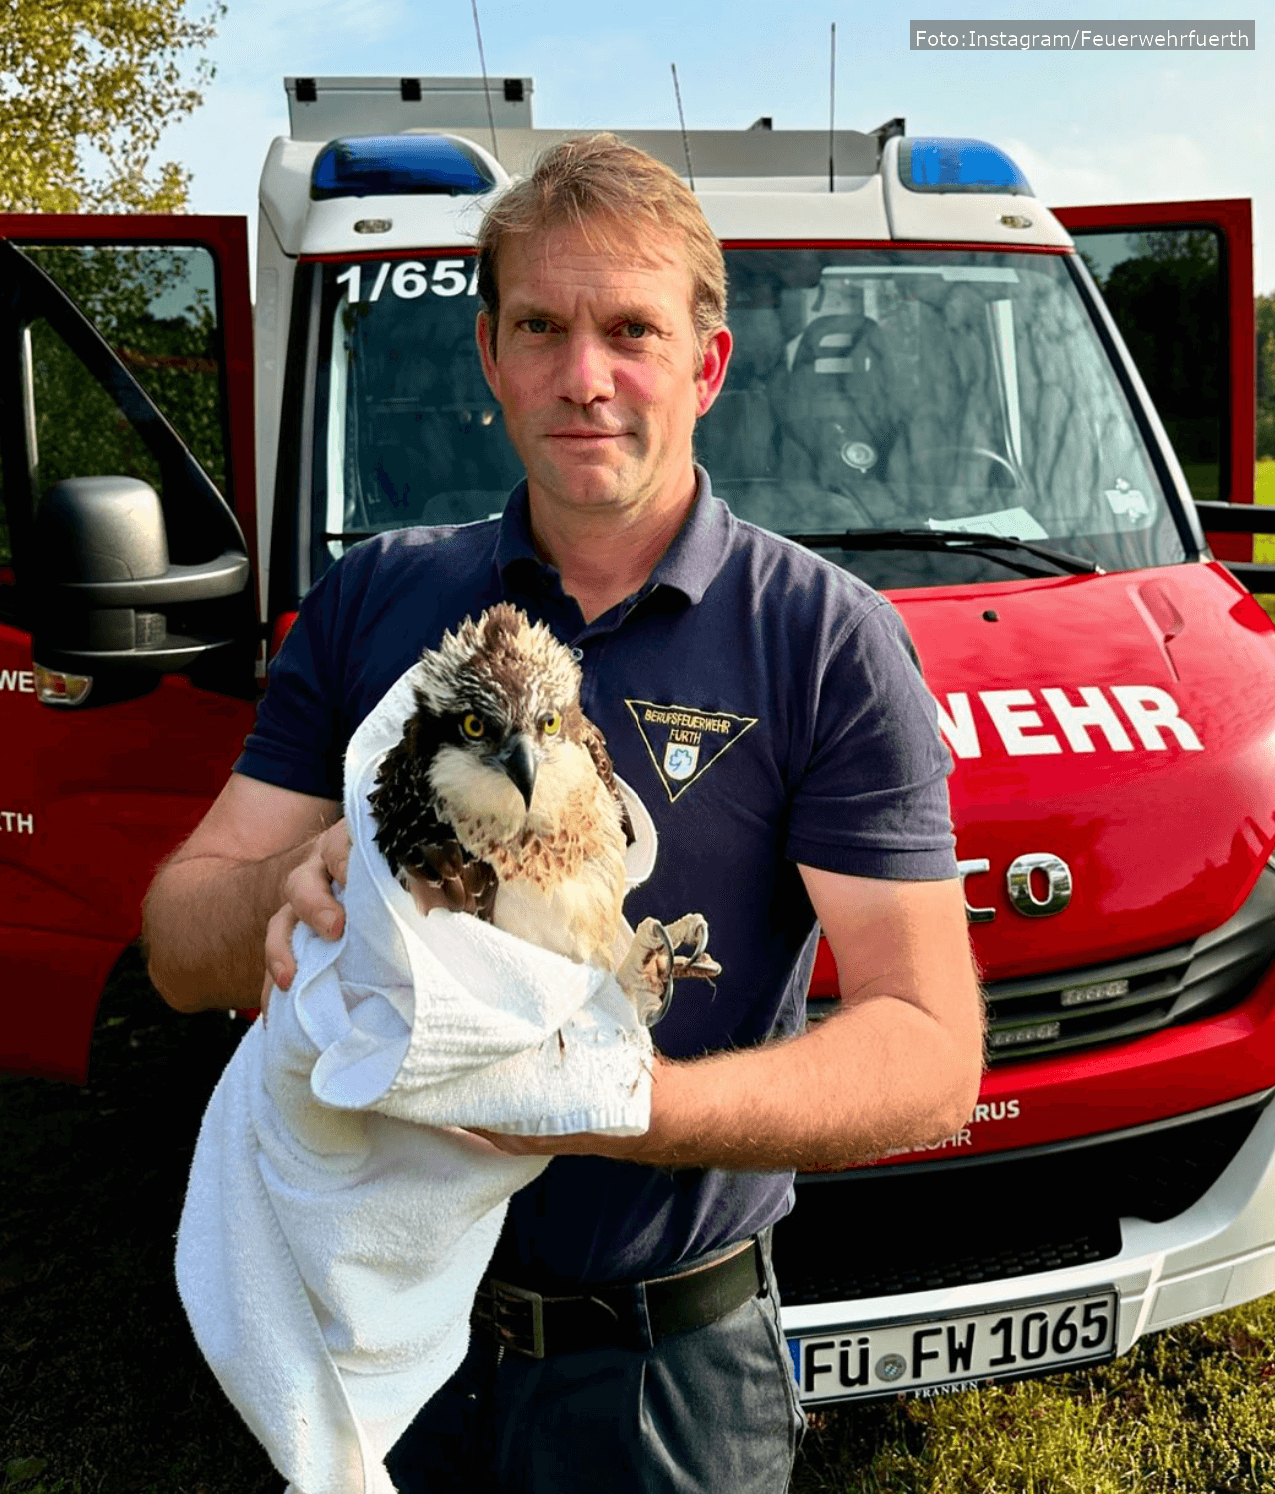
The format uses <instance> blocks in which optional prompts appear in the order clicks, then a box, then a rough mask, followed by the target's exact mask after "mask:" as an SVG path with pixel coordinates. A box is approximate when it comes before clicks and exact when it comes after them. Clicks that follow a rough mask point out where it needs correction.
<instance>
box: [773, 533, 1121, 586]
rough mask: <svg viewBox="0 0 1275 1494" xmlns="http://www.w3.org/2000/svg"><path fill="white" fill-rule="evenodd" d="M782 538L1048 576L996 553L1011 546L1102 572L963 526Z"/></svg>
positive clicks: (1070, 570) (1076, 571) (1059, 567)
mask: <svg viewBox="0 0 1275 1494" xmlns="http://www.w3.org/2000/svg"><path fill="white" fill-rule="evenodd" d="M784 538H785V539H790V540H793V541H794V542H795V543H796V544H799V545H806V546H808V547H809V548H810V549H811V550H948V551H955V552H956V553H957V554H961V555H977V556H979V557H980V558H981V559H983V560H995V561H997V562H998V563H999V564H1000V565H1003V566H1005V567H1007V568H1008V569H1009V570H1011V571H1018V572H1019V574H1020V575H1023V576H1048V575H1050V574H1052V572H1051V571H1048V570H1045V569H1043V568H1042V567H1041V566H1038V565H1030V564H1025V563H1024V562H1023V561H1021V560H1016V559H1011V558H1010V557H1009V556H1008V555H997V554H994V553H989V552H994V551H997V550H1012V551H1014V552H1015V553H1016V554H1027V555H1034V556H1036V557H1037V559H1039V560H1043V561H1046V562H1048V564H1049V565H1050V566H1052V567H1053V568H1054V570H1055V571H1063V572H1064V573H1066V574H1067V575H1071V576H1091V575H1098V576H1101V575H1104V574H1105V572H1104V571H1103V569H1102V567H1101V566H1100V565H1099V564H1098V562H1097V561H1096V560H1085V559H1084V558H1083V557H1082V556H1080V555H1070V554H1068V553H1067V551H1066V550H1054V549H1052V548H1049V547H1048V546H1045V545H1032V544H1028V542H1027V541H1026V540H1020V539H1014V538H1013V537H1012V536H1010V535H1005V534H979V533H976V532H971V531H969V530H965V529H930V528H928V527H925V528H923V527H920V526H917V527H916V528H912V529H841V530H831V531H829V532H827V533H822V532H821V533H817V534H816V533H811V534H788V535H785V536H784Z"/></svg>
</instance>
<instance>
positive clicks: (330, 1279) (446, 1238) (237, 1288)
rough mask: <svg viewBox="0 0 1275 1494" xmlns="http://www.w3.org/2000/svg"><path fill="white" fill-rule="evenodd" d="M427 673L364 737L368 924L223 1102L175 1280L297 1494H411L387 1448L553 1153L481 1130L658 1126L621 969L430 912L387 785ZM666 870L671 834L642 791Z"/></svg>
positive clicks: (252, 1053) (301, 998) (350, 912)
mask: <svg viewBox="0 0 1275 1494" xmlns="http://www.w3.org/2000/svg"><path fill="white" fill-rule="evenodd" d="M413 672H414V671H413V670H408V671H407V673H406V674H405V675H404V676H403V677H402V678H401V679H400V680H399V681H398V682H397V683H396V684H395V685H394V686H393V687H392V689H391V690H390V691H389V692H388V694H387V695H386V696H385V698H384V699H383V700H382V702H381V703H380V705H378V706H377V708H376V710H374V711H373V712H372V714H371V715H370V716H369V717H368V718H367V720H365V721H364V722H363V724H362V725H361V726H360V727H359V729H358V731H357V732H356V733H355V736H354V738H353V740H352V741H351V743H350V747H349V751H348V752H347V754H346V790H345V813H346V818H347V821H348V823H349V827H350V833H351V839H352V846H351V852H350V866H349V873H348V882H347V886H346V888H345V890H344V903H345V909H346V930H345V933H344V935H343V937H342V938H341V939H340V940H337V941H335V942H329V941H326V940H323V939H320V938H318V937H317V936H316V935H313V934H311V933H310V932H309V931H308V930H307V929H305V928H304V927H303V928H301V929H299V930H298V933H297V938H296V939H295V941H294V949H295V952H296V956H297V966H298V968H297V974H296V977H295V979H294V980H293V983H292V987H291V989H290V990H289V991H286V992H283V991H279V990H278V989H276V990H275V991H274V992H273V994H272V995H271V998H270V1006H269V1021H268V1022H257V1023H256V1024H255V1025H254V1026H253V1027H252V1028H251V1029H250V1031H249V1032H248V1034H247V1035H246V1036H245V1037H244V1039H243V1041H242V1042H241V1043H240V1045H239V1048H238V1050H237V1051H236V1053H235V1055H234V1057H233V1058H232V1059H231V1061H230V1063H229V1064H228V1065H227V1068H226V1071H225V1073H224V1074H223V1075H222V1077H221V1080H220V1082H219V1083H218V1085H217V1088H216V1090H215V1092H214V1093H213V1096H212V1099H211V1100H210V1102H209V1105H208V1110H207V1113H206V1114H205V1116H204V1122H203V1127H202V1129H201V1131H200V1135H199V1143H198V1146H197V1147H196V1151H195V1156H194V1161H193V1163H192V1167H191V1175H190V1182H189V1186H188V1189H187V1195H186V1203H185V1208H184V1210H183V1212H182V1219H181V1226H180V1229H179V1231H178V1237H177V1284H178V1289H179V1291H180V1293H181V1299H182V1303H183V1305H184V1306H185V1309H186V1314H187V1317H188V1318H189V1320H190V1324H191V1327H192V1329H193V1330H194V1334H195V1338H196V1340H197V1341H198V1343H199V1347H200V1348H201V1349H202V1351H203V1353H204V1356H205V1357H206V1358H207V1360H208V1362H209V1364H210V1365H211V1366H212V1369H213V1372H214V1373H215V1374H216V1376H217V1378H218V1380H219V1381H220V1382H221V1385H222V1388H223V1389H224V1390H225V1392H226V1394H227V1395H228V1396H229V1398H230V1399H231V1401H232V1402H233V1403H234V1404H235V1406H236V1407H237V1408H238V1409H239V1411H240V1413H241V1414H242V1415H243V1417H244V1419H245V1421H246V1422H247V1423H248V1425H249V1426H250V1427H251V1428H252V1430H253V1432H254V1433H255V1434H256V1435H257V1437H258V1438H259V1439H260V1440H261V1442H262V1443H263V1444H264V1445H265V1448H266V1450H267V1452H268V1453H269V1454H270V1457H271V1459H272V1460H273V1462H274V1464H275V1467H276V1468H278V1470H279V1471H280V1472H281V1473H282V1474H283V1475H284V1477H286V1478H287V1479H289V1480H290V1486H291V1488H292V1489H293V1490H295V1491H298V1494H392V1488H393V1486H392V1484H391V1482H390V1479H389V1475H388V1474H387V1472H386V1470H385V1467H384V1463H383V1462H382V1459H383V1458H384V1456H385V1454H386V1453H387V1452H388V1451H389V1449H390V1448H391V1447H392V1446H393V1445H394V1443H395V1442H396V1441H397V1440H398V1438H399V1436H400V1435H401V1434H402V1432H403V1431H404V1430H405V1428H406V1427H407V1426H408V1424H409V1423H410V1422H411V1420H412V1418H413V1416H414V1415H415V1414H416V1412H417V1411H418V1410H419V1409H420V1407H421V1406H422V1405H424V1403H425V1402H426V1401H427V1400H428V1399H429V1397H430V1396H431V1395H432V1394H433V1393H434V1392H435V1391H436V1390H437V1389H438V1388H439V1386H441V1385H442V1383H443V1382H444V1381H445V1380H446V1379H447V1378H448V1377H449V1376H450V1375H451V1373H452V1372H453V1370H455V1368H456V1367H457V1366H458V1365H459V1364H460V1361H461V1360H462V1359H463V1357H464V1355H465V1351H466V1347H467V1344H468V1334H469V1313H470V1308H471V1306H472V1303H473V1298H474V1294H475V1291H476V1288H477V1286H478V1282H479V1279H480V1278H481V1276H482V1274H483V1271H484V1270H485V1268H486V1265H487V1262H488V1261H489V1259H490V1258H491V1253H492V1250H493V1249H494V1247H495V1243H496V1238H497V1236H498V1234H499V1233H500V1226H501V1222H502V1220H503V1218H504V1213H505V1207H506V1203H507V1200H508V1198H509V1195H510V1194H511V1193H513V1192H514V1190H515V1189H517V1188H520V1187H523V1186H524V1185H525V1184H527V1183H529V1182H530V1181H531V1180H532V1179H533V1178H534V1177H535V1176H536V1175H537V1174H538V1173H539V1172H540V1171H541V1170H542V1169H543V1168H544V1167H545V1166H546V1165H547V1159H545V1158H543V1157H508V1156H505V1155H504V1154H502V1153H500V1152H499V1151H497V1149H496V1148H495V1147H493V1146H492V1145H490V1144H489V1143H488V1142H486V1141H484V1140H482V1139H481V1138H479V1137H476V1136H473V1135H471V1134H470V1133H469V1132H467V1131H464V1130H459V1129H454V1128H458V1127H464V1126H482V1127H485V1128H486V1129H488V1130H494V1131H505V1132H514V1133H518V1134H521V1135H532V1136H535V1135H546V1136H547V1135H561V1134H564V1133H567V1132H574V1131H609V1132H612V1133H614V1134H618V1135H634V1134H639V1133H641V1132H642V1131H644V1130H645V1129H646V1128H647V1125H648V1123H649V1119H650V1063H651V1042H650V1036H649V1034H648V1032H647V1031H646V1029H645V1028H644V1027H642V1026H641V1025H640V1024H639V1023H638V1021H637V1019H636V1016H635V1014H634V1011H633V1008H632V1006H631V1005H630V1003H629V1002H628V1001H627V1000H626V998H625V997H624V995H623V993H622V992H621V990H620V988H619V986H618V985H617V983H616V981H615V978H614V976H612V975H610V974H609V973H607V972H604V971H601V970H598V969H594V968H592V967H590V966H585V965H578V964H575V963H573V962H572V961H570V960H567V959H564V958H563V957H561V956H559V955H556V954H551V953H549V952H547V951H546V950H542V949H539V948H538V947H536V946H534V945H531V944H528V943H526V942H524V941H523V940H521V939H516V938H514V937H513V936H512V935H509V934H506V933H503V932H501V931H500V930H499V929H495V928H492V927H491V926H490V925H489V924H485V923H482V922H480V921H479V920H478V919H476V918H472V917H469V916H468V915H465V914H458V913H448V912H443V911H435V912H433V913H431V914H429V916H428V917H423V916H422V915H421V914H420V913H419V911H418V910H417V908H416V906H415V904H414V902H413V901H412V898H411V896H410V895H409V894H408V893H407V892H405V891H404V889H403V888H402V887H400V886H399V885H398V883H397V882H396V881H395V880H394V878H393V877H392V876H391V875H390V872H389V868H388V866H387V864H386V862H385V860H384V858H383V857H382V856H381V854H380V852H379V851H378V850H377V849H376V846H375V843H374V840H373V835H374V832H375V824H374V822H373V820H372V818H371V814H370V812H369V809H368V804H367V796H368V793H369V791H370V790H371V788H372V787H373V784H374V782H375V776H376V769H377V766H378V764H379V763H380V760H381V758H382V757H383V756H384V754H385V752H387V751H388V750H389V748H390V747H392V746H393V745H394V744H395V743H396V742H397V741H398V740H399V738H400V737H401V735H402V728H403V723H404V721H405V719H406V717H407V715H408V714H409V713H410V712H411V711H412V710H413V709H414V707H415V699H414V696H413V693H412V684H411V682H412V675H413ZM626 798H627V799H628V800H629V808H630V814H631V816H632V818H633V819H634V823H635V826H636V828H637V830H638V842H637V844H636V846H634V847H633V848H632V849H631V854H630V858H629V872H630V883H631V885H632V883H634V882H637V881H640V880H642V878H643V877H645V876H646V875H647V874H649V872H650V869H651V867H652V865H653V864H654V859H655V839H654V828H653V826H652V825H651V822H650V819H649V816H647V814H646V812H645V810H644V809H643V808H642V806H641V804H640V802H639V801H637V799H636V796H634V795H632V794H631V793H626Z"/></svg>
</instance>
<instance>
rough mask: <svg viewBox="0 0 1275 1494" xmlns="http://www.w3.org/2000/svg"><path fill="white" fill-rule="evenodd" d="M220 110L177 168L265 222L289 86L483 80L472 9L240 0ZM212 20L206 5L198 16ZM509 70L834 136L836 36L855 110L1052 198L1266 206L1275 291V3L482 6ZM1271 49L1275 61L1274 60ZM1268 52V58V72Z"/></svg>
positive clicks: (351, 0) (177, 129) (210, 90)
mask: <svg viewBox="0 0 1275 1494" xmlns="http://www.w3.org/2000/svg"><path fill="white" fill-rule="evenodd" d="M227 5H228V9H227V13H226V15H225V16H224V17H223V19H222V20H221V22H220V26H219V34H218V37H217V39H216V41H215V42H214V43H213V44H212V47H211V49H210V52H209V57H210V60H211V61H212V62H213V64H214V65H215V67H216V76H215V78H214V80H213V81H212V83H211V84H210V85H209V86H208V87H207V89H206V91H205V102H204V104H203V106H202V107H201V108H200V109H199V110H198V112H197V113H196V114H195V115H193V116H192V117H191V118H190V119H188V120H186V121H184V122H182V123H181V124H179V125H176V126H174V127H173V128H172V129H171V130H169V132H168V133H167V134H166V136H165V137H164V140H163V142H162V145H161V152H162V154H161V156H160V159H164V158H172V159H175V160H178V161H180V162H181V163H182V164H183V165H185V166H186V167H188V168H189V169H190V170H192V171H193V173H194V179H193V182H192V189H191V196H190V207H191V209H192V210H193V211H197V212H215V213H243V214H247V215H249V216H250V217H253V216H255V212H256V189H257V180H258V177H259V174H260V170H261V163H262V161H263V159H264V157H265V152H266V148H267V147H268V145H269V143H270V141H271V139H272V138H273V137H274V136H275V135H280V134H287V132H288V113H287V103H286V98H285V94H284V90H283V78H284V76H285V75H288V76H292V75H300V76H317V77H324V76H342V75H364V76H388V77H394V78H398V77H401V76H423V77H426V76H445V75H450V74H459V75H476V74H477V73H478V72H479V70H480V69H479V65H478V47H477V42H476V40H475V35H474V17H473V9H472V3H471V0H227ZM201 8H202V6H201V0H191V9H192V11H198V10H200V9H201ZM478 14H479V20H480V22H481V25H482V34H483V44H484V48H485V51H486V60H487V68H488V72H489V73H490V74H491V75H493V76H496V77H504V76H517V77H527V76H530V77H532V78H534V80H535V93H534V110H535V123H536V124H537V125H541V126H544V127H547V128H555V129H562V128H577V127H578V128H581V129H587V128H607V127H612V128H620V129H623V128H626V127H627V128H630V129H639V128H672V127H674V126H675V125H676V123H677V112H676V103H675V100H674V95H673V84H672V78H671V75H670V71H669V65H670V63H676V64H677V73H678V79H679V82H680V85H681V93H682V102H683V106H684V108H685V111H686V122H687V125H688V127H690V128H694V129H732V128H742V127H744V126H747V125H748V124H750V123H751V122H752V121H753V120H754V119H756V118H757V116H758V115H761V114H769V115H772V116H773V117H774V122H775V128H776V129H826V128H827V124H828V81H829V65H828V64H829V27H830V24H831V23H833V22H835V23H836V28H837V91H836V120H837V125H838V127H839V128H852V129H863V130H869V129H872V128H873V127H874V126H876V125H878V124H880V123H881V122H882V121H883V120H886V119H890V118H893V117H895V116H897V115H902V116H903V117H904V118H905V119H906V120H907V127H908V132H909V133H910V134H933V135H960V136H972V137H974V138H977V139H984V140H989V141H991V142H993V143H994V144H996V145H999V146H1000V147H1002V148H1003V149H1004V150H1006V151H1007V152H1008V153H1009V154H1010V155H1011V156H1012V157H1013V158H1014V159H1015V160H1016V161H1017V162H1018V164H1019V165H1020V166H1021V167H1022V169H1023V170H1024V171H1025V173H1026V175H1027V178H1028V180H1029V181H1030V183H1031V185H1032V187H1033V189H1034V190H1035V192H1036V194H1037V196H1038V197H1040V198H1041V199H1042V200H1043V201H1044V202H1045V203H1047V204H1048V205H1050V206H1063V205H1073V204H1081V203H1102V202H1112V203H1120V202H1148V201H1165V200H1175V201H1176V200H1181V199H1189V198H1207V197H1249V198H1252V200H1253V206H1254V220H1255V239H1256V244H1255V249H1256V266H1255V281H1256V287H1255V288H1256V289H1257V290H1258V291H1260V292H1263V293H1269V292H1272V291H1275V104H1273V103H1272V92H1273V91H1275V90H1273V86H1272V85H1273V82H1275V69H1273V66H1272V63H1273V61H1275V0H1221V3H1219V0H1214V3H1213V4H1212V5H1209V4H1207V3H1201V0H1195V3H1192V0H1150V3H1146V0H1143V3H1138V0H1110V3H1106V4H1103V3H1101V0H1077V3H1069V0H1040V3H1031V0H1019V3H1018V4H1017V5H1015V6H1006V5H1004V4H999V5H997V4H990V3H986V0H985V3H983V4H982V5H979V4H978V3H977V0H958V3H956V4H947V5H945V4H944V3H943V0H909V3H908V4H905V5H904V4H898V3H891V0H878V3H877V4H875V5H872V6H867V5H865V4H863V3H861V0H860V3H857V4H847V3H844V0H814V3H809V0H785V3H777V0H769V3H766V4H763V3H761V0H643V3H642V4H640V5H635V4H628V5H599V4H597V3H582V0H534V3H528V0H478ZM958 17H965V18H971V17H978V18H980V19H984V18H986V19H993V18H994V19H996V20H997V21H998V22H999V21H1002V20H1003V21H1015V22H1017V21H1033V20H1036V21H1038V20H1041V19H1045V18H1049V19H1063V20H1072V21H1077V20H1082V21H1092V20H1098V21H1110V20H1113V19H1117V18H1136V19H1138V20H1140V21H1148V20H1154V19H1166V20H1172V21H1178V20H1183V19H1185V20H1188V21H1191V20H1195V21H1199V20H1200V19H1204V20H1206V21H1211V20H1220V19H1223V18H1226V17H1234V18H1238V19H1245V20H1248V19H1252V20H1255V21H1256V23H1257V49H1256V50H1255V51H1253V52H1249V53H1247V54H1245V53H1229V52H1228V53H1221V52H1218V53H1211V54H1206V53H1199V52H1196V53H1179V54H1170V53H1156V52H1143V53H1135V52H1116V53H1103V52H1085V53H1065V52H1049V53H1047V52H1030V53H1025V54H1024V53H1012V52H1006V53H972V52H946V53H937V52H913V51H910V50H909V48H908V35H909V28H908V23H909V21H911V20H913V19H918V18H924V19H945V18H958ZM1267 48H1271V49H1272V50H1271V51H1267V50H1266V49H1267ZM1259 58H1260V60H1259Z"/></svg>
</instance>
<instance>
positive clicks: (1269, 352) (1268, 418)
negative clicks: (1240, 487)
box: [1253, 294, 1275, 458]
mask: <svg viewBox="0 0 1275 1494" xmlns="http://www.w3.org/2000/svg"><path fill="white" fill-rule="evenodd" d="M1253 310H1254V313H1255V320H1256V322H1257V455H1258V457H1259V458H1261V457H1275V294H1273V295H1269V296H1258V297H1257V299H1256V300H1255V302H1254V305H1253Z"/></svg>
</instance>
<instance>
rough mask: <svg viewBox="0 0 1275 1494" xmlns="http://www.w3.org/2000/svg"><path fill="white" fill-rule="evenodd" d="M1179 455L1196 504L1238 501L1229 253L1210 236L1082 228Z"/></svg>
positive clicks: (1081, 244)
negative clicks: (1233, 469)
mask: <svg viewBox="0 0 1275 1494" xmlns="http://www.w3.org/2000/svg"><path fill="white" fill-rule="evenodd" d="M1071 233H1072V237H1073V238H1074V240H1075V242H1076V248H1077V249H1078V250H1079V252H1080V254H1081V256H1082V257H1083V259H1084V261H1085V263H1086V264H1087V265H1088V267H1089V271H1090V273H1091V274H1092V275H1093V277H1094V279H1095V280H1096V281H1097V282H1098V287H1099V289H1100V290H1101V291H1102V294H1103V299H1104V300H1105V301H1106V303H1107V306H1108V308H1109V309H1110V311H1111V315H1112V317H1113V318H1114V319H1115V322H1116V325H1117V326H1118V327H1119V328H1120V335H1121V336H1122V337H1123V338H1124V340H1125V344H1126V345H1127V347H1128V349H1129V352H1130V353H1131V354H1132V356H1133V361H1134V362H1135V363H1136V364H1137V365H1138V371H1139V373H1141V375H1142V378H1143V381H1144V382H1145V383H1146V386H1147V390H1148V392H1149V393H1150V395H1151V401H1152V403H1153V404H1154V405H1155V407H1156V410H1157V411H1158V412H1159V415H1160V419H1161V420H1162V421H1163V422H1164V427H1165V430H1166V431H1167V432H1168V436H1169V440H1170V441H1171V442H1172V443H1173V449H1174V451H1175V452H1177V456H1178V460H1179V462H1181V464H1182V470H1183V472H1184V473H1185V474H1186V480H1187V482H1188V483H1189V484H1190V487H1191V496H1192V497H1194V498H1197V499H1208V500H1217V499H1219V498H1225V497H1227V496H1228V495H1229V493H1230V486H1231V485H1230V472H1229V430H1230V412H1229V410H1228V408H1227V395H1228V374H1227V360H1228V356H1229V349H1228V347H1227V336H1226V332H1227V304H1226V284H1225V273H1224V272H1225V266H1224V263H1223V258H1222V256H1223V253H1224V247H1223V243H1222V236H1221V234H1220V233H1219V232H1218V231H1217V230H1216V229H1214V228H1210V227H1200V226H1196V227H1181V228H1174V227H1166V228H1162V229H1155V230H1152V231H1150V232H1141V233H1124V232H1118V231H1116V232H1113V231H1101V230H1091V229H1072V230H1071Z"/></svg>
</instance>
